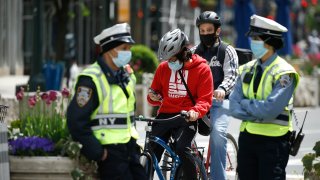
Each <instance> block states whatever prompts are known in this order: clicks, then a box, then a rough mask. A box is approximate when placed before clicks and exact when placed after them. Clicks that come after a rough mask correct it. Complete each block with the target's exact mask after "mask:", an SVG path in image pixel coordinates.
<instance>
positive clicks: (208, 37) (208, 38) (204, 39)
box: [200, 33, 217, 47]
mask: <svg viewBox="0 0 320 180" xmlns="http://www.w3.org/2000/svg"><path fill="white" fill-rule="evenodd" d="M216 40H217V36H216V34H215V33H212V34H204V35H201V34H200V41H201V43H202V44H204V45H206V46H210V47H211V46H213V44H214V43H215V42H216Z"/></svg>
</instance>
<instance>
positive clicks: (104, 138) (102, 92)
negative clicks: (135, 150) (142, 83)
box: [79, 62, 139, 145]
mask: <svg viewBox="0 0 320 180" xmlns="http://www.w3.org/2000/svg"><path fill="white" fill-rule="evenodd" d="M79 76H89V77H91V78H92V81H93V82H94V84H95V85H96V87H97V92H98V98H99V106H98V107H97V108H96V109H95V110H94V112H93V113H92V115H91V122H90V123H91V129H92V131H93V133H94V135H95V137H96V138H97V139H98V140H99V141H100V143H101V144H103V145H105V144H117V143H127V142H128V141H129V140H130V139H131V137H133V138H135V139H138V137H139V134H138V132H137V131H136V129H135V127H134V106H135V95H134V90H135V83H136V78H135V76H134V74H133V73H132V74H131V75H130V81H129V83H128V85H127V86H126V90H127V92H128V94H129V97H128V98H127V97H126V95H125V94H124V92H123V90H122V89H121V87H120V86H118V85H113V84H111V85H110V84H109V83H108V80H107V78H106V76H105V74H104V73H103V71H102V69H101V67H100V66H99V65H98V63H97V62H96V63H94V64H92V65H91V66H89V67H88V68H86V69H85V70H84V71H82V72H81V73H80V75H79Z"/></svg>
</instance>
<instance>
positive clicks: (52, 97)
mask: <svg viewBox="0 0 320 180" xmlns="http://www.w3.org/2000/svg"><path fill="white" fill-rule="evenodd" d="M49 99H50V101H55V100H56V99H57V92H56V91H49Z"/></svg>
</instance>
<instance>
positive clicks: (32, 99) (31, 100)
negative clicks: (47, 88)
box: [28, 96, 37, 108]
mask: <svg viewBox="0 0 320 180" xmlns="http://www.w3.org/2000/svg"><path fill="white" fill-rule="evenodd" d="M36 103H37V99H36V96H31V97H29V99H28V105H29V107H31V108H32V107H34V106H35V105H36Z"/></svg>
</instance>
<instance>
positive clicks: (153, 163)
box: [135, 111, 207, 180]
mask: <svg viewBox="0 0 320 180" xmlns="http://www.w3.org/2000/svg"><path fill="white" fill-rule="evenodd" d="M180 117H183V118H187V117H188V114H187V112H186V111H181V113H180V114H178V115H176V116H173V117H171V118H167V119H154V118H144V117H143V116H139V117H137V118H135V120H136V121H145V122H147V126H146V128H145V131H146V136H145V144H144V149H143V152H142V154H141V156H140V162H141V164H142V166H143V167H144V168H145V170H146V173H147V176H148V179H149V180H152V179H153V175H154V170H155V171H156V173H157V175H158V177H159V179H160V180H165V179H167V173H166V172H168V171H170V180H180V179H183V169H182V165H181V160H180V158H179V156H178V155H177V154H176V153H175V152H174V150H173V143H174V142H173V141H169V143H168V144H167V143H165V142H164V141H163V140H162V139H161V138H159V137H156V136H153V135H152V134H151V125H152V122H159V123H161V122H164V121H172V120H175V119H177V118H180ZM150 142H154V143H157V144H159V145H160V146H162V147H163V148H164V149H165V152H166V153H168V154H169V155H170V157H171V158H172V162H171V163H170V166H159V164H158V160H157V158H156V156H155V154H154V153H153V151H152V148H151V147H150ZM186 156H187V158H189V160H190V162H193V163H194V166H195V168H196V172H197V179H199V180H206V179H207V175H206V171H205V167H204V164H203V162H202V160H201V159H199V157H197V156H194V154H193V153H192V151H190V152H188V151H187V152H186ZM164 172H165V173H164Z"/></svg>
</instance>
